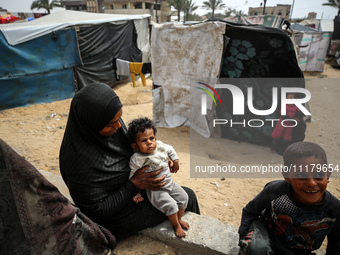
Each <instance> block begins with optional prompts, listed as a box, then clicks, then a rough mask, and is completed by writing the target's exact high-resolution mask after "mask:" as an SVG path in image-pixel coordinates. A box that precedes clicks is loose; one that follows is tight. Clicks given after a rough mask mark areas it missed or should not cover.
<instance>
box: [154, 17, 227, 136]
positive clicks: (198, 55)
mask: <svg viewBox="0 0 340 255" xmlns="http://www.w3.org/2000/svg"><path fill="white" fill-rule="evenodd" d="M225 28H226V25H225V23H222V22H206V23H200V24H195V25H189V26H188V25H182V24H179V23H175V24H174V23H169V24H161V25H158V24H155V25H153V28H152V34H151V59H152V76H153V81H154V83H155V84H156V85H161V87H160V88H158V89H156V90H154V91H153V102H154V120H155V122H156V124H157V126H161V127H177V126H180V125H190V126H191V128H193V129H194V130H196V131H197V132H199V133H200V134H201V135H203V136H205V137H209V136H210V130H209V127H208V125H207V121H206V118H205V116H202V115H201V114H200V113H199V112H198V113H192V114H195V118H194V119H192V121H191V123H190V119H191V118H190V108H191V105H190V101H191V100H190V87H191V82H193V80H198V81H199V80H201V81H207V80H208V81H210V84H212V85H214V84H215V83H216V79H217V77H218V76H219V73H220V65H221V58H222V52H223V43H224V40H223V35H224V34H225ZM199 100H200V99H199V98H198V100H197V102H200V101H199Z"/></svg>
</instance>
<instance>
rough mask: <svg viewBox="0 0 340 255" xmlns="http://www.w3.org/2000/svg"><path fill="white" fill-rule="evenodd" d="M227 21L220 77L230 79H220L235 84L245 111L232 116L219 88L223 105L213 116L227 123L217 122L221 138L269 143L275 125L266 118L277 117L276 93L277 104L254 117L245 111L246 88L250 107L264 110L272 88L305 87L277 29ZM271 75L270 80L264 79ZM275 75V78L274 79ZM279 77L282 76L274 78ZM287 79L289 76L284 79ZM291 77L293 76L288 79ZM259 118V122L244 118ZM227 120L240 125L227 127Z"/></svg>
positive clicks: (289, 46) (289, 43)
mask: <svg viewBox="0 0 340 255" xmlns="http://www.w3.org/2000/svg"><path fill="white" fill-rule="evenodd" d="M226 23H227V27H226V33H225V35H226V36H227V37H228V38H229V41H228V43H227V44H226V46H225V49H224V52H223V57H222V65H221V73H220V78H231V79H228V81H225V80H224V81H223V80H222V81H221V83H223V84H233V85H236V86H238V87H239V88H240V89H241V90H242V92H243V94H244V95H245V110H246V111H245V114H244V115H239V116H237V115H236V116H235V115H234V116H233V106H232V102H233V101H232V100H233V98H232V96H231V93H230V92H229V91H228V90H226V89H221V90H219V95H220V97H221V99H222V102H223V106H220V107H217V108H216V111H217V116H218V118H220V119H226V120H228V121H229V122H228V123H229V124H228V125H221V130H222V137H223V138H228V139H232V140H237V141H246V142H249V143H255V144H260V145H269V144H270V142H271V133H272V131H273V128H274V126H275V124H276V123H275V124H274V125H272V123H271V122H270V121H266V119H279V117H280V105H281V101H280V94H279V96H278V107H277V109H276V110H275V112H274V113H272V114H271V115H269V116H258V115H255V114H252V113H251V112H250V111H249V110H248V105H247V94H248V90H247V89H248V88H249V87H252V88H253V96H252V97H253V98H252V99H253V106H254V108H255V109H259V110H265V109H270V108H271V106H272V98H273V96H272V89H273V87H277V88H278V91H280V89H281V87H305V83H304V79H303V73H302V72H301V70H300V68H299V65H298V62H297V59H296V55H295V51H294V47H293V44H292V41H291V40H290V38H289V36H288V35H287V34H286V33H285V32H284V31H283V30H281V29H278V28H272V27H264V26H258V25H248V26H247V25H241V24H234V23H229V22H226ZM268 78H273V79H268ZM274 78H275V79H274ZM278 78H282V79H278ZM287 78H289V79H287ZM292 78H295V79H292ZM299 78H300V79H299ZM252 119H260V120H262V121H263V125H262V126H260V124H261V122H257V123H256V124H255V123H253V122H252V123H251V125H253V126H255V125H256V126H258V127H249V125H248V121H249V120H252ZM230 120H233V122H239V123H243V121H245V123H246V124H245V127H244V125H241V124H239V125H233V127H231V126H230Z"/></svg>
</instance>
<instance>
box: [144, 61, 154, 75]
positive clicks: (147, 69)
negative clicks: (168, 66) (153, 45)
mask: <svg viewBox="0 0 340 255" xmlns="http://www.w3.org/2000/svg"><path fill="white" fill-rule="evenodd" d="M142 73H143V74H147V73H152V69H151V63H143V67H142Z"/></svg>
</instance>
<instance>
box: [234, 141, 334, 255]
mask: <svg viewBox="0 0 340 255" xmlns="http://www.w3.org/2000/svg"><path fill="white" fill-rule="evenodd" d="M283 160H284V165H285V167H286V168H287V169H289V170H290V171H287V172H284V173H283V176H284V178H285V180H282V181H272V182H269V183H268V184H267V185H266V186H265V187H264V189H263V190H262V191H261V192H260V193H259V194H258V195H257V196H256V197H255V198H254V199H253V200H252V201H250V202H249V203H248V204H247V205H246V206H245V207H244V208H243V211H242V220H241V225H240V228H239V235H240V243H239V245H240V247H241V249H240V254H252V255H254V254H258V255H266V254H272V255H273V254H276V255H277V254H285V255H286V254H287V255H296V254H314V253H312V251H314V250H317V249H319V248H320V246H321V244H322V242H323V240H324V239H325V237H326V236H327V239H328V245H327V253H326V254H327V255H336V254H337V255H339V254H340V241H339V240H340V201H339V200H338V199H337V198H335V197H334V196H333V195H332V194H331V193H329V192H328V191H327V184H328V182H329V176H330V171H329V169H328V168H327V167H325V166H327V156H326V153H325V151H324V150H323V149H322V148H321V147H320V146H318V145H317V144H314V143H309V142H298V143H293V144H292V145H290V146H289V147H288V148H287V149H286V150H285V152H284V154H283Z"/></svg>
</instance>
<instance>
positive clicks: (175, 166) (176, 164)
mask: <svg viewBox="0 0 340 255" xmlns="http://www.w3.org/2000/svg"><path fill="white" fill-rule="evenodd" d="M178 170H179V160H178V159H177V160H174V161H173V165H172V168H171V169H170V172H171V173H177V171H178Z"/></svg>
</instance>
